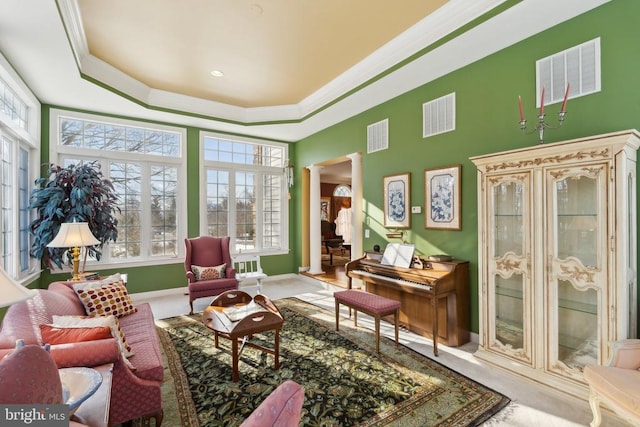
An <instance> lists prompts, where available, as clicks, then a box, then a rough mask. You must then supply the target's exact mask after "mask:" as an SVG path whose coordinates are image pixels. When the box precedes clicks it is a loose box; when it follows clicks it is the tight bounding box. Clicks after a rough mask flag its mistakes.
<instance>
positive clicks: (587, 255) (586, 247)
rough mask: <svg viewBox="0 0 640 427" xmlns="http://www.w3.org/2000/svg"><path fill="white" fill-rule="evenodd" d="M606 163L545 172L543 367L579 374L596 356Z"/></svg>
mask: <svg viewBox="0 0 640 427" xmlns="http://www.w3.org/2000/svg"><path fill="white" fill-rule="evenodd" d="M607 171H608V167H607V165H606V164H599V165H589V166H588V167H579V168H573V169H561V170H560V169H559V170H552V171H549V174H548V175H547V177H548V183H549V185H550V187H551V188H549V187H547V188H548V189H550V190H551V191H550V192H549V194H552V200H551V209H549V210H548V212H549V226H550V228H549V237H550V238H549V240H548V245H549V247H548V250H549V251H550V253H551V258H550V261H551V266H550V274H549V277H548V279H547V283H548V286H547V289H546V291H547V295H546V298H547V304H545V307H546V310H547V313H546V316H547V319H548V322H547V325H548V331H547V333H548V334H549V340H548V341H547V342H548V343H549V348H548V349H547V369H549V370H551V371H555V372H557V373H561V374H562V375H565V376H569V377H575V378H581V372H582V369H583V368H584V365H585V364H587V363H598V362H599V360H600V347H601V336H602V330H601V327H603V323H604V322H602V320H601V319H600V316H601V312H602V307H600V306H599V301H600V300H601V298H602V292H603V287H604V286H605V284H606V282H607V279H606V272H607V265H606V263H607V257H606V249H607V239H606V235H607V234H606V225H607V224H606V212H607V206H606V204H607V194H606V188H607V187H606V179H607V176H606V175H607Z"/></svg>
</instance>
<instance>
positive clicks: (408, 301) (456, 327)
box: [345, 252, 470, 356]
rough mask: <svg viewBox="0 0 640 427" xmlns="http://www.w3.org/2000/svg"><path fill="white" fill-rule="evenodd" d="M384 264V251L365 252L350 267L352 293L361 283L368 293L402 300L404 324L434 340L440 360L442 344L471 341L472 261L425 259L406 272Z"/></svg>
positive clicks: (405, 269) (455, 345)
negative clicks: (359, 281)
mask: <svg viewBox="0 0 640 427" xmlns="http://www.w3.org/2000/svg"><path fill="white" fill-rule="evenodd" d="M381 259H382V254H381V253H379V252H365V255H364V256H363V257H362V258H359V259H356V260H353V261H351V262H349V263H348V264H347V265H346V267H345V269H346V274H347V276H348V278H349V289H351V288H352V279H360V280H362V281H363V282H364V283H365V284H366V290H367V292H371V293H374V294H377V295H380V296H383V297H386V298H391V299H394V300H397V301H400V303H401V304H402V306H401V307H400V323H401V324H403V325H404V326H405V327H406V328H407V329H409V330H410V331H413V332H415V333H417V334H420V335H422V336H425V337H427V338H431V339H433V354H434V355H436V356H437V355H438V342H440V343H442V344H445V345H448V346H453V347H457V346H460V345H462V344H465V343H467V342H469V339H470V336H469V328H470V313H469V262H468V261H460V260H452V261H425V260H422V266H420V265H419V264H417V266H416V268H403V267H395V266H391V265H383V264H380V260H381ZM414 265H416V264H412V266H414ZM434 336H437V337H438V339H434V338H433V337H434Z"/></svg>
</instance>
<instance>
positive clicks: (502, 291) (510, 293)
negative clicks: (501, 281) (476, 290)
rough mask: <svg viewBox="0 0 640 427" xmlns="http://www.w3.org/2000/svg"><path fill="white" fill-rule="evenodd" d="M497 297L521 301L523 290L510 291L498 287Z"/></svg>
mask: <svg viewBox="0 0 640 427" xmlns="http://www.w3.org/2000/svg"><path fill="white" fill-rule="evenodd" d="M496 295H498V296H501V297H509V298H516V299H519V300H521V299H522V290H521V289H509V288H505V287H503V286H496Z"/></svg>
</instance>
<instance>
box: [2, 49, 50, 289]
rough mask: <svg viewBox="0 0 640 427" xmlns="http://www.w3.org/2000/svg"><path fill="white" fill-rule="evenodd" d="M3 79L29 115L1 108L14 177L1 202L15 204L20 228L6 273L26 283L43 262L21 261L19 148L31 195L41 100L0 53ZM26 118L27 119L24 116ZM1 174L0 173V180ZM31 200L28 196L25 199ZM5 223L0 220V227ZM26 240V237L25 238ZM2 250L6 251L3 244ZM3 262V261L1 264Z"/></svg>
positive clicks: (36, 172)
mask: <svg viewBox="0 0 640 427" xmlns="http://www.w3.org/2000/svg"><path fill="white" fill-rule="evenodd" d="M0 79H1V80H2V81H3V82H4V85H6V86H7V87H8V88H9V89H10V90H11V92H12V95H13V96H15V97H16V98H17V99H19V102H20V103H22V104H23V107H25V108H26V115H25V116H26V117H21V118H20V120H16V119H15V117H10V116H8V115H6V114H4V113H2V112H1V111H0V139H2V138H4V139H5V140H6V141H10V144H11V146H12V147H11V148H12V149H11V159H8V164H9V165H10V166H9V168H10V170H9V171H7V173H8V174H9V175H10V176H11V177H12V178H13V180H12V182H11V184H10V185H11V186H13V187H14V188H13V190H12V191H10V193H11V194H10V198H11V200H2V199H3V196H2V195H1V194H0V204H2V205H3V206H4V205H5V203H6V204H10V205H11V206H13V207H14V208H13V210H12V212H11V214H10V215H11V217H10V224H9V227H10V228H12V229H13V230H18V231H16V232H14V233H13V236H14V238H12V241H11V242H10V243H9V244H10V249H9V250H8V252H10V255H9V257H10V258H9V260H8V268H7V274H8V275H9V276H11V277H12V278H13V279H15V280H16V281H17V282H18V283H21V284H23V285H26V284H28V283H30V282H31V281H33V280H34V279H36V278H37V277H38V276H39V274H40V271H41V269H40V262H39V260H37V259H34V258H31V257H30V256H29V259H28V262H27V267H26V268H25V269H22V268H21V263H20V251H21V250H22V251H24V250H25V248H21V247H20V241H21V239H20V233H21V232H25V231H24V229H23V231H20V194H19V185H20V181H19V178H20V175H19V174H20V171H19V167H20V162H19V159H20V157H19V156H20V151H21V150H25V151H26V152H27V155H28V160H27V163H28V165H27V168H28V170H27V176H28V181H29V182H28V187H27V190H28V195H27V197H30V195H31V190H32V189H33V182H34V181H35V180H36V179H37V177H38V175H39V172H40V169H39V164H40V127H41V121H40V108H41V106H40V102H39V101H38V99H37V98H36V96H35V95H34V94H33V93H32V92H31V91H30V90H29V88H28V87H27V85H26V84H25V83H24V82H23V81H22V79H21V78H20V76H19V75H18V74H17V73H16V72H15V70H14V69H13V68H12V67H11V65H10V64H9V62H8V61H7V60H6V58H5V57H4V56H3V55H2V54H1V53H0ZM25 118H26V120H25ZM1 179H2V176H1V175H0V180H1ZM26 202H27V203H29V200H27V201H26ZM32 219H33V215H32V213H30V214H29V217H28V222H29V224H30V223H31V221H32ZM29 224H27V229H26V233H28V236H25V237H27V239H26V241H27V245H28V247H27V248H26V250H27V251H30V250H31V242H32V241H33V239H32V237H31V233H30V232H29V230H28V227H29ZM2 227H3V225H2V224H1V223H0V229H1V228H2ZM0 231H1V230H0ZM23 241H24V239H23ZM0 251H4V249H3V247H2V246H0ZM2 255H3V256H2V258H4V254H2ZM0 265H2V264H0Z"/></svg>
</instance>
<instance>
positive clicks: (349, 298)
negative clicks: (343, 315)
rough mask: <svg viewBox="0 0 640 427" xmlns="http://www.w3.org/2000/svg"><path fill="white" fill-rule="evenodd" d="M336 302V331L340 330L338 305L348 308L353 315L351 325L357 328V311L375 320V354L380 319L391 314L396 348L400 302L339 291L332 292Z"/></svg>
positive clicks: (377, 345) (361, 293)
mask: <svg viewBox="0 0 640 427" xmlns="http://www.w3.org/2000/svg"><path fill="white" fill-rule="evenodd" d="M333 297H334V298H335V300H336V331H338V330H340V329H339V327H340V326H339V325H340V304H342V305H345V306H347V307H349V315H351V309H353V310H354V311H355V312H354V314H353V324H354V325H355V326H356V327H357V326H358V311H361V312H363V313H365V314H368V315H369V316H372V317H373V318H375V321H376V352H378V353H380V318H381V317H384V316H388V315H390V314H393V323H394V325H395V332H396V346H397V345H398V314H399V312H400V302H399V301H396V300H392V299H389V298H384V297H381V296H379V295H376V294H371V293H368V292H362V291H354V290H351V289H350V290H348V291H340V292H334V294H333Z"/></svg>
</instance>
